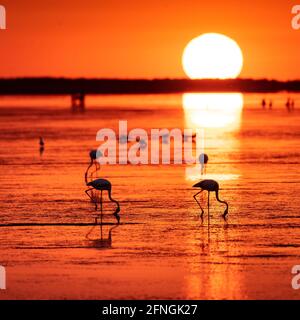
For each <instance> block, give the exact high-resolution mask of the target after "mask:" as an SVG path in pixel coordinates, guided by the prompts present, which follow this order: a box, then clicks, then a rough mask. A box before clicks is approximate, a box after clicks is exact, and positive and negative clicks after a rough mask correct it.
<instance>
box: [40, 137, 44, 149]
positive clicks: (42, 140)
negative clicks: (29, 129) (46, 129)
mask: <svg viewBox="0 0 300 320" xmlns="http://www.w3.org/2000/svg"><path fill="white" fill-rule="evenodd" d="M44 146H45V142H44V139H43V137H40V147H44Z"/></svg>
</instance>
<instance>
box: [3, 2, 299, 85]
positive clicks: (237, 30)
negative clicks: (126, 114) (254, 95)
mask: <svg viewBox="0 0 300 320" xmlns="http://www.w3.org/2000/svg"><path fill="white" fill-rule="evenodd" d="M298 3H299V4H300V0H299V1H298ZM2 4H4V5H5V6H6V10H7V27H8V29H7V30H4V31H3V30H0V39H1V47H2V48H1V52H0V58H1V68H0V76H4V77H12V76H66V77H81V76H82V77H109V78H112V77H119V78H135V77H138V78H162V77H171V78H174V77H186V76H185V74H184V72H183V69H182V66H181V55H182V51H183V49H184V47H185V45H186V44H187V43H188V42H189V40H191V39H192V38H193V37H195V36H197V35H200V34H202V33H204V32H220V33H223V34H226V35H228V36H230V37H232V38H233V39H234V40H236V41H237V42H238V43H239V45H240V47H241V48H242V51H243V54H244V68H243V71H242V73H241V77H253V78H262V77H266V78H276V79H280V80H286V79H295V78H300V30H298V31H296V30H293V29H292V27H291V18H292V14H291V8H292V6H293V5H295V4H297V0H296V1H289V0H276V1H274V0H272V1H271V0H264V1H262V0H260V1H258V0H251V1H243V0H241V1H238V0H227V1H226V0H224V1H219V0H210V1H207V0H205V1H202V0H170V1H169V0H151V1H142V0H126V1H125V0H122V1H121V0H118V1H117V0H106V1H104V0H85V1H83V0H60V1H58V0H52V1H51V0H42V1H37V0H14V1H9V0H7V1H2Z"/></svg>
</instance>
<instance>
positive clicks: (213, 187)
mask: <svg viewBox="0 0 300 320" xmlns="http://www.w3.org/2000/svg"><path fill="white" fill-rule="evenodd" d="M193 188H200V189H201V190H200V191H199V192H197V193H196V194H195V195H194V196H193V197H194V199H195V200H196V202H197V204H198V205H199V207H200V209H201V218H202V217H203V213H204V210H203V208H202V207H201V204H200V202H199V201H198V200H197V195H198V194H200V193H201V192H202V191H204V190H206V191H208V199H207V205H208V210H209V194H210V192H215V193H216V199H217V201H219V202H221V203H224V204H225V205H226V209H225V211H224V213H223V218H225V217H226V215H227V214H228V203H227V202H226V201H223V200H220V198H219V184H218V182H217V181H215V180H202V181H200V182H198V183H196V184H194V185H193Z"/></svg>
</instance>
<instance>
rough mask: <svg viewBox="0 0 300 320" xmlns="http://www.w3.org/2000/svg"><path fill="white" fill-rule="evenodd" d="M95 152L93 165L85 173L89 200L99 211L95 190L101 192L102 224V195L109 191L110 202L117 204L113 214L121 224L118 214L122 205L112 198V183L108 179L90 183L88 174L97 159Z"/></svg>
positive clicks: (96, 220) (91, 154)
mask: <svg viewBox="0 0 300 320" xmlns="http://www.w3.org/2000/svg"><path fill="white" fill-rule="evenodd" d="M95 151H96V150H92V151H91V152H90V158H91V163H90V164H89V166H88V168H87V170H86V172H85V183H86V185H87V186H88V187H90V188H89V189H87V190H85V193H86V194H87V195H88V196H89V198H90V199H91V200H92V202H93V203H94V204H95V211H97V209H98V203H97V198H96V197H95V196H94V195H93V191H94V190H99V191H101V194H100V201H99V202H100V211H101V214H100V218H101V224H102V214H103V208H102V207H103V198H102V195H103V191H107V192H108V198H109V200H110V201H111V202H114V203H116V205H117V208H116V210H115V212H114V213H113V215H114V216H115V218H116V219H117V222H118V223H120V216H119V214H118V213H119V212H120V204H119V202H118V201H117V200H115V199H113V198H112V196H111V190H112V185H111V183H110V182H109V181H108V180H106V179H95V180H92V181H90V182H89V181H88V172H89V169H90V168H91V167H92V165H93V163H94V160H95V159H94V158H93V157H92V156H94V155H95ZM96 153H97V152H96ZM96 155H97V154H96ZM99 168H100V165H99ZM90 193H91V194H90ZM95 223H96V224H97V223H98V216H97V217H95Z"/></svg>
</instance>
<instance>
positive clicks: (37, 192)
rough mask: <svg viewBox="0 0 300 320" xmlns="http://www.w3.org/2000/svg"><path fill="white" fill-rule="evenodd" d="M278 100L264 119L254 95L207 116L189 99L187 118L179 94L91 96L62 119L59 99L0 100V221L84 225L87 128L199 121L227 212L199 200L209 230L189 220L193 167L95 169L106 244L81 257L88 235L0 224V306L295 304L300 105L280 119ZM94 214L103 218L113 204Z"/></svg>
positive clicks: (89, 211)
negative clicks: (105, 187) (0, 270)
mask: <svg viewBox="0 0 300 320" xmlns="http://www.w3.org/2000/svg"><path fill="white" fill-rule="evenodd" d="M203 97H204V98H203ZM286 97H287V95H286V94H272V95H269V96H268V97H267V98H268V99H269V98H272V100H273V103H274V105H273V109H272V110H268V108H266V109H265V110H263V109H262V108H261V106H260V101H261V99H262V98H263V96H262V95H256V94H246V95H243V96H241V97H238V96H235V97H233V98H229V99H228V100H227V98H224V96H217V98H216V101H217V102H214V104H216V105H214V106H213V107H212V108H211V107H210V106H209V103H208V102H207V100H206V98H207V97H205V96H200V97H199V96H198V97H197V98H192V100H193V99H194V101H196V102H195V104H196V110H195V107H194V106H193V105H186V103H187V102H186V101H183V98H182V95H145V96H142V95H125V96H91V97H87V110H86V112H85V113H72V112H71V111H70V109H69V97H64V96H61V97H44V98H40V97H36V98H33V97H19V98H13V97H5V98H2V99H1V101H0V125H1V131H0V145H1V148H0V165H1V176H0V180H1V183H0V203H1V205H0V208H1V214H0V224H7V223H39V222H41V223H52V222H54V223H70V224H72V223H74V224H76V223H77V224H84V223H90V222H92V221H93V214H94V207H93V206H92V204H91V203H90V202H89V200H88V198H87V196H86V195H85V193H84V190H86V186H85V183H84V172H85V169H86V167H87V165H88V161H89V159H88V152H89V150H90V149H92V148H96V147H97V146H98V145H99V142H97V141H96V140H95V136H96V133H97V131H98V130H99V129H101V128H103V127H109V128H115V129H117V126H118V121H119V120H128V126H129V129H130V128H135V127H139V128H144V129H146V130H148V131H149V130H150V129H151V128H163V127H167V128H180V129H183V128H191V127H193V128H195V127H196V126H197V124H198V126H205V152H206V153H207V154H208V155H209V158H210V160H209V164H208V166H207V175H206V177H207V178H213V179H216V180H218V181H219V182H220V185H221V191H220V197H221V198H223V199H224V200H226V201H228V202H229V205H230V206H229V215H228V219H227V221H224V220H223V219H222V217H221V214H222V213H223V211H224V205H222V204H220V203H218V202H216V201H215V199H214V196H212V198H211V199H212V200H211V209H210V214H211V217H210V225H209V227H208V219H207V211H206V212H205V215H204V220H203V222H201V220H200V219H199V213H200V210H199V208H198V207H197V204H196V203H195V202H194V199H193V194H194V193H195V192H196V191H195V190H193V189H192V185H193V184H194V183H195V182H197V181H198V180H200V179H201V176H200V170H199V167H196V166H187V165H143V166H141V165H138V166H134V165H127V166H122V165H110V166H104V167H103V168H102V169H101V171H100V175H101V177H103V178H106V179H109V180H110V181H111V182H112V184H113V191H112V194H113V197H114V198H116V199H118V200H119V201H120V204H121V219H122V222H124V224H123V225H120V226H119V227H117V228H115V229H113V230H112V245H111V247H110V246H106V247H103V248H93V247H92V245H91V243H90V242H88V241H86V239H85V234H86V233H87V232H88V230H89V229H90V226H84V225H83V226H79V225H69V226H59V227H58V226H34V227H30V226H26V227H1V228H0V264H1V265H4V266H5V267H6V270H7V290H1V291H0V299H286V298H290V299H299V298H300V290H298V291H297V290H293V289H292V287H291V280H292V274H291V269H292V267H293V266H294V265H295V264H300V253H299V252H300V251H299V248H300V212H299V208H300V200H299V192H300V169H299V155H300V129H299V121H300V112H299V110H300V96H299V95H294V96H293V97H294V98H295V100H296V109H295V110H294V111H293V112H288V111H287V110H286V108H285V106H284V103H285V100H286ZM240 98H241V99H242V100H241V101H242V105H241V106H240V105H239V103H240V101H239V99H240ZM210 99H211V98H210ZM224 99H225V100H224ZM220 101H225V102H226V103H225V104H226V105H225V106H224V108H225V107H226V108H227V109H226V111H224V110H223V111H222V108H223V105H222V104H221V105H220V108H219V105H218V104H219V103H220ZM231 102H232V105H231ZM188 103H190V102H188ZM197 104H199V109H197ZM297 104H298V105H299V109H297ZM199 114H200V115H199ZM211 119H212V120H211ZM39 136H43V137H44V139H45V151H44V153H43V155H42V157H40V154H39V146H38V137H39ZM202 203H203V205H204V206H205V203H206V196H204V197H203V199H202ZM104 209H105V215H104V221H105V222H109V223H110V222H114V217H113V216H112V215H111V214H110V213H112V212H113V210H114V206H113V204H111V203H105V204H104ZM126 223H137V224H126ZM110 227H111V226H104V227H103V228H104V230H103V231H104V235H105V236H107V235H108V231H109V228H110ZM98 234H99V230H97V229H96V230H95V231H94V232H93V235H92V236H93V237H95V238H97V237H98Z"/></svg>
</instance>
